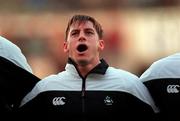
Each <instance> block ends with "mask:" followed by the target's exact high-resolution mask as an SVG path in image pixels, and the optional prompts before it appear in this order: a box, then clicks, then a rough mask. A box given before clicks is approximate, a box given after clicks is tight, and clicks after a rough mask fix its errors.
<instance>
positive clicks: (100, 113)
mask: <svg viewBox="0 0 180 121" xmlns="http://www.w3.org/2000/svg"><path fill="white" fill-rule="evenodd" d="M103 49H104V41H103V30H102V28H101V25H100V24H99V23H98V22H97V21H96V20H95V19H94V18H92V17H90V16H86V15H75V16H73V17H72V18H71V20H70V21H69V23H68V26H67V29H66V41H65V42H64V52H65V53H67V54H68V57H69V59H68V63H67V65H66V67H65V71H63V72H60V73H59V74H57V75H51V76H49V77H46V78H45V79H43V80H42V81H40V82H39V83H37V85H36V86H35V87H34V89H33V90H32V91H31V92H30V93H29V94H28V95H27V96H26V97H25V98H24V99H23V101H22V103H21V109H22V111H24V112H26V111H27V112H31V113H29V114H33V113H34V114H38V116H39V117H40V118H43V117H44V118H45V119H48V118H49V120H61V121H64V120H65V121H69V120H75V121H76V120H79V121H84V120H87V121H90V120H92V121H95V120H98V121H101V120H103V121H106V120H109V121H114V120H115V119H117V120H125V121H126V120H130V119H131V118H133V119H139V120H140V119H141V118H142V115H144V116H152V114H153V113H154V111H153V109H154V110H155V111H156V109H155V107H154V105H153V101H152V99H151V97H150V95H149V93H148V91H147V89H146V88H145V86H144V85H143V84H142V83H141V82H140V81H138V77H137V76H135V75H133V74H131V73H129V72H126V71H123V70H120V69H115V68H113V67H109V66H108V64H107V63H106V62H105V60H104V59H100V52H101V51H102V50H103ZM37 112H41V113H42V114H43V115H42V116H40V115H39V113H37ZM44 114H46V115H44ZM127 115H128V116H127ZM149 118H152V117H149Z"/></svg>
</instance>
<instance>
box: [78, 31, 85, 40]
mask: <svg viewBox="0 0 180 121" xmlns="http://www.w3.org/2000/svg"><path fill="white" fill-rule="evenodd" d="M79 41H81V42H82V41H86V37H85V34H84V33H83V32H80V34H79Z"/></svg>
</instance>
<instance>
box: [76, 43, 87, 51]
mask: <svg viewBox="0 0 180 121" xmlns="http://www.w3.org/2000/svg"><path fill="white" fill-rule="evenodd" d="M87 49H88V47H87V45H85V44H80V45H78V47H77V50H78V51H79V52H84V51H86V50H87Z"/></svg>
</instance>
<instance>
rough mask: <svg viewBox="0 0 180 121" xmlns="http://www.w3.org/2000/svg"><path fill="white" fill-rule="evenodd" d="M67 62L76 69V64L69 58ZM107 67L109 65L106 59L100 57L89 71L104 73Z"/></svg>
mask: <svg viewBox="0 0 180 121" xmlns="http://www.w3.org/2000/svg"><path fill="white" fill-rule="evenodd" d="M68 64H72V65H74V66H75V68H76V70H77V71H78V69H77V64H76V63H75V62H74V61H73V60H72V59H71V58H68ZM108 67H109V65H108V64H107V63H106V61H105V60H104V59H101V60H100V63H99V64H98V65H96V66H95V67H94V68H93V69H92V70H91V71H90V72H89V73H96V74H102V75H104V74H105V73H106V70H107V68H108Z"/></svg>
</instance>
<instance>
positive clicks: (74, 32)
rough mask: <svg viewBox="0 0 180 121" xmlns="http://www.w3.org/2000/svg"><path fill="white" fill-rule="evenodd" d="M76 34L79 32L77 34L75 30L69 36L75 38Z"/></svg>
mask: <svg viewBox="0 0 180 121" xmlns="http://www.w3.org/2000/svg"><path fill="white" fill-rule="evenodd" d="M78 34H79V32H78V31H77V30H74V31H72V32H71V34H70V35H71V36H76V35H78Z"/></svg>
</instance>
